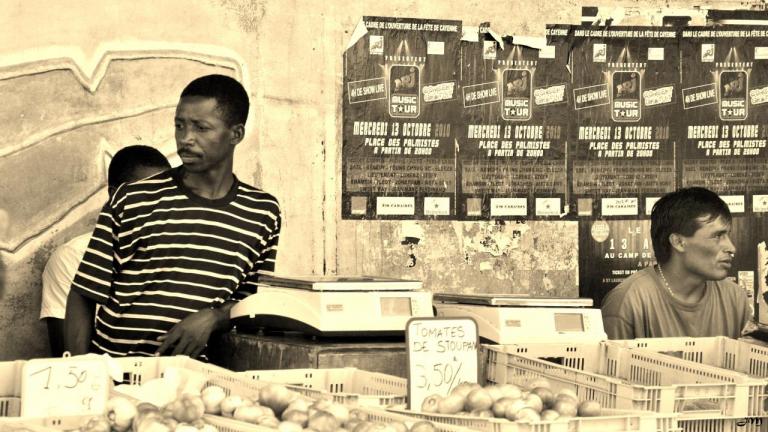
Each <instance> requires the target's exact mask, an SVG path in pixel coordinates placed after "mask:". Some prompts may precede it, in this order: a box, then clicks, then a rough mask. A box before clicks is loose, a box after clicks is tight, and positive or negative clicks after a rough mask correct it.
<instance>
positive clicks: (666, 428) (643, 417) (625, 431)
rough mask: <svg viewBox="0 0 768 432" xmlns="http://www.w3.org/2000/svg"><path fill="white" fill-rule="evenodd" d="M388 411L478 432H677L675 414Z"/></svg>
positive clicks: (644, 412) (625, 411)
mask: <svg viewBox="0 0 768 432" xmlns="http://www.w3.org/2000/svg"><path fill="white" fill-rule="evenodd" d="M390 411H392V412H395V413H398V414H402V415H407V416H411V417H415V418H419V419H422V420H430V421H432V422H434V423H435V424H449V425H453V426H455V427H458V428H461V429H462V430H468V429H472V430H477V431H482V432H595V431H599V432H677V431H679V430H680V428H679V427H678V425H677V414H674V413H652V412H647V411H630V410H612V409H604V410H603V414H604V415H601V416H599V417H570V418H565V417H564V418H560V419H557V420H551V421H540V422H532V423H528V422H515V421H509V420H506V419H499V418H487V417H472V416H465V415H447V414H425V413H421V412H416V411H408V410H405V409H390Z"/></svg>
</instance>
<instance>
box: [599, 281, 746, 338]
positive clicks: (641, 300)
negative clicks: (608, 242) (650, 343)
mask: <svg viewBox="0 0 768 432" xmlns="http://www.w3.org/2000/svg"><path fill="white" fill-rule="evenodd" d="M602 314H603V326H604V327H605V332H606V333H607V334H608V338H609V339H634V338H647V337H652V338H656V337H681V336H690V337H704V336H728V337H731V338H738V337H740V336H741V331H742V329H743V328H744V327H745V326H746V325H747V322H748V321H749V319H750V308H749V300H748V299H747V295H746V293H745V292H744V290H743V289H742V288H740V287H739V286H738V285H736V284H734V283H733V282H731V281H729V280H721V281H716V282H715V281H708V282H707V284H706V292H705V293H704V296H703V297H702V298H701V300H700V301H698V302H696V303H687V302H683V301H681V300H679V299H676V298H674V297H672V296H671V295H670V294H669V292H668V291H667V290H666V288H665V287H664V285H663V282H662V281H661V278H660V277H659V276H658V274H657V273H656V270H655V269H654V267H648V268H645V269H643V270H640V271H638V272H637V273H635V274H633V275H632V276H630V277H628V278H627V279H626V280H624V282H622V283H620V284H619V285H618V286H616V288H614V289H612V290H611V291H610V292H609V293H608V295H607V296H606V297H605V299H604V300H603V306H602Z"/></svg>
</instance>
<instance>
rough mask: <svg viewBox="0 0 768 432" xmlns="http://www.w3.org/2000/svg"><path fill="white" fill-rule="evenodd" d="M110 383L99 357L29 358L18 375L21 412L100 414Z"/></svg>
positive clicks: (43, 415)
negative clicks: (19, 376) (19, 375)
mask: <svg viewBox="0 0 768 432" xmlns="http://www.w3.org/2000/svg"><path fill="white" fill-rule="evenodd" d="M110 383H111V382H110V378H109V373H108V370H107V364H106V362H105V360H104V359H102V358H98V357H96V358H88V357H85V358H82V357H63V358H49V359H33V360H29V361H28V362H27V363H26V364H25V365H24V368H23V370H22V376H21V415H22V416H23V417H51V416H63V415H67V416H73V415H90V414H102V413H103V412H104V409H105V406H106V403H107V399H108V397H109V385H110Z"/></svg>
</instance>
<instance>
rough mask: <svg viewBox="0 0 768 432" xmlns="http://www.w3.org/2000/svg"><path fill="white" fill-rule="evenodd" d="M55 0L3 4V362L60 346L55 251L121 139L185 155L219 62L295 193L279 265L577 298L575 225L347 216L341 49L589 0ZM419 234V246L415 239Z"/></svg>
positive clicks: (74, 228)
mask: <svg viewBox="0 0 768 432" xmlns="http://www.w3.org/2000/svg"><path fill="white" fill-rule="evenodd" d="M46 3H48V4H46V5H45V7H40V6H39V5H38V7H35V8H31V7H29V6H28V5H27V4H26V3H25V2H19V1H8V0H0V4H2V6H1V7H0V9H2V11H3V13H2V14H0V28H2V29H3V30H2V31H0V95H3V103H2V105H0V124H2V125H3V126H4V128H3V134H2V137H1V138H0V173H1V175H2V177H1V178H2V182H0V329H1V330H0V360H5V359H15V358H30V357H34V356H42V355H45V354H46V353H47V341H46V338H45V332H44V327H43V325H42V324H41V323H40V322H39V321H38V320H37V316H38V314H39V304H40V283H39V281H40V274H41V272H42V269H43V266H44V264H45V262H46V260H47V258H48V256H49V255H50V252H51V250H52V249H53V248H55V247H56V246H58V245H59V244H61V243H63V242H65V241H66V240H67V239H68V238H70V237H72V236H74V235H76V234H79V233H80V232H83V231H86V230H89V229H90V228H91V226H92V224H93V221H94V216H95V214H96V212H97V211H98V209H99V208H100V206H101V205H102V204H103V202H104V200H105V199H106V193H105V191H104V184H105V171H104V169H105V167H106V165H107V164H108V162H109V157H110V155H111V154H113V153H114V152H115V151H116V150H117V149H119V148H120V147H123V146H125V145H128V144H133V143H137V142H141V143H145V144H151V145H154V146H157V147H158V148H160V149H161V150H162V151H163V152H165V153H166V154H168V155H172V154H173V152H174V144H173V135H172V133H173V129H172V113H173V107H174V106H175V103H176V100H177V95H178V93H179V91H180V90H181V88H183V86H184V85H185V84H186V82H188V81H189V79H191V77H193V76H196V75H200V74H203V73H208V72H211V71H221V72H223V73H228V74H232V75H235V76H238V77H240V78H241V79H243V81H244V83H245V84H246V86H247V87H248V89H249V91H250V93H251V96H252V103H253V115H252V116H251V119H250V120H249V127H248V136H247V138H246V140H245V141H244V143H243V144H241V146H240V148H239V149H238V150H237V152H236V162H235V171H236V173H237V175H238V176H239V177H240V178H241V179H243V180H244V181H246V182H249V183H252V184H254V185H257V186H260V187H262V188H264V189H266V190H269V191H270V192H273V193H274V194H275V195H276V196H277V197H278V198H279V199H280V201H281V203H282V207H283V211H284V217H285V223H284V226H283V235H282V236H281V245H280V254H279V262H278V271H279V272H281V273H293V274H298V273H304V274H307V273H318V274H319V273H336V272H339V273H366V274H381V275H391V276H403V277H415V278H419V279H423V280H425V282H426V284H427V286H428V287H430V288H431V289H433V290H449V291H463V292H468V291H500V292H510V291H526V290H534V291H535V292H537V293H548V294H572V295H573V294H575V292H576V284H577V275H578V269H577V263H578V259H577V256H576V251H577V243H578V242H577V227H576V225H575V224H574V223H565V222H546V223H544V222H540V223H520V224H515V223H511V224H509V223H508V224H500V225H499V224H495V223H460V222H440V223H436V222H430V223H413V222H407V223H399V222H397V223H395V222H376V221H362V222H353V221H342V220H340V218H339V214H340V212H339V196H340V175H339V173H340V170H339V167H340V145H341V136H340V132H339V131H340V129H341V128H340V121H341V105H340V100H341V97H340V91H341V76H342V62H341V60H342V53H343V51H344V49H345V47H346V44H347V42H348V40H349V37H350V35H351V32H352V30H353V29H354V28H355V25H356V24H357V21H358V20H359V19H360V17H361V16H363V15H383V16H404V17H423V18H441V19H458V20H462V21H463V22H464V23H465V24H466V25H478V24H479V23H481V22H483V21H492V23H493V28H494V29H496V31H497V32H499V33H511V34H525V35H539V36H540V35H543V29H544V25H545V24H547V23H550V22H572V23H577V22H578V21H579V17H580V12H581V6H582V4H584V3H583V2H581V1H576V0H559V1H552V2H524V1H519V0H507V1H502V0H485V1H476V0H472V1H466V0H451V1H448V0H446V1H441V0H432V1H423V0H422V1H406V0H400V1H386V0H385V1H381V0H377V1H372V0H364V1H359V0H337V1H333V0H329V1H320V2H318V1H310V0H305V1H300V0H293V1H291V0H279V1H278V0H261V1H258V0H256V1H245V0H208V1H195V2H189V1H183V0H167V1H148V0H140V1H133V2H127V1H107V2H103V1H85V0H71V1H67V2H46ZM587 4H592V3H591V2H590V3H587ZM612 4H613V5H625V6H638V5H639V4H640V3H639V2H636V1H625V2H614V3H612ZM717 4H718V5H721V6H723V7H729V8H735V7H739V6H741V3H737V2H718V3H717ZM642 5H643V7H649V6H662V5H668V6H670V7H684V6H690V4H687V5H686V4H685V3H682V2H681V3H675V2H661V1H652V2H651V3H650V4H648V3H646V2H643V4H642ZM646 18H647V16H645V17H643V16H635V17H634V18H633V17H630V19H646ZM413 233H416V234H418V236H419V238H420V239H421V241H420V242H419V245H418V246H415V247H414V248H411V247H410V246H404V245H402V244H401V239H402V237H403V236H404V235H405V234H409V235H410V234H413Z"/></svg>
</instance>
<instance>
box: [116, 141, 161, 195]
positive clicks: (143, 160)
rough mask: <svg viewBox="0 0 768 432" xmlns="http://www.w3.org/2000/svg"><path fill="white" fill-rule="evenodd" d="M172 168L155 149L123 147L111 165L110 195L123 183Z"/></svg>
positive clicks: (144, 146) (135, 146)
mask: <svg viewBox="0 0 768 432" xmlns="http://www.w3.org/2000/svg"><path fill="white" fill-rule="evenodd" d="M170 168H171V164H169V163H168V159H166V158H165V156H163V154H162V153H160V151H159V150H157V149H156V148H154V147H150V146H146V145H131V146H128V147H123V148H121V149H120V150H118V151H117V153H115V155H114V156H113V157H112V161H111V162H110V163H109V169H108V172H107V184H108V186H109V194H110V195H112V193H113V192H114V191H115V190H116V189H117V188H118V187H119V186H120V185H121V184H123V183H130V182H133V181H136V180H141V179H143V178H146V177H149V176H151V175H154V174H157V173H159V172H161V171H165V170H167V169H170Z"/></svg>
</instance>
